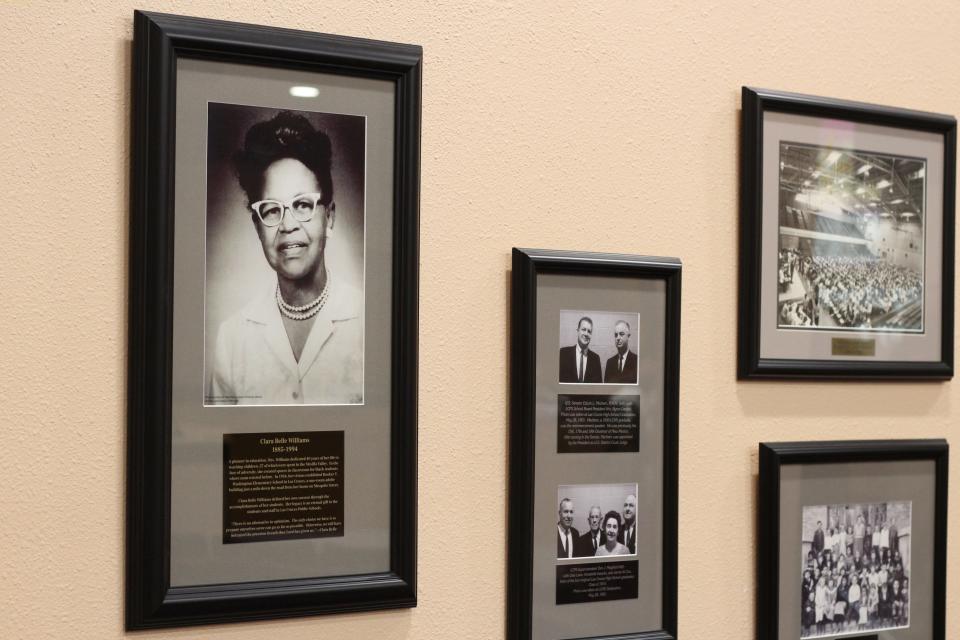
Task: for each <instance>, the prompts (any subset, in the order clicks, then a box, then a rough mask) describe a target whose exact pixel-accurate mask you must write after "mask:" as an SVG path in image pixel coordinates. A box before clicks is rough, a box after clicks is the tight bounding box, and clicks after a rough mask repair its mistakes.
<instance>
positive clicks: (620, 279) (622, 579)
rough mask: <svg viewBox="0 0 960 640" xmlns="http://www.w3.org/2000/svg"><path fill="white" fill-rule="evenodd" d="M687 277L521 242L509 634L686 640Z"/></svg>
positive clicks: (627, 260) (652, 264) (517, 252)
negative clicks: (682, 480)
mask: <svg viewBox="0 0 960 640" xmlns="http://www.w3.org/2000/svg"><path fill="white" fill-rule="evenodd" d="M680 273H681V266H680V262H679V261H678V260H676V259H674V258H651V257H644V256H631V255H619V254H599V253H581V252H564V251H546V250H532V249H514V250H513V275H512V278H513V285H512V286H513V309H512V344H511V346H512V349H511V427H510V430H511V431H510V433H511V436H510V522H509V528H508V535H509V541H510V542H509V552H508V562H509V567H508V573H509V582H508V587H509V588H508V614H507V618H508V620H507V625H508V634H507V637H508V638H511V640H548V639H549V640H553V639H555V638H570V639H573V638H577V639H579V638H618V639H623V640H626V639H630V638H636V639H640V638H643V639H644V640H653V639H655V638H656V639H658V640H672V639H675V638H676V635H677V416H678V394H679V351H680Z"/></svg>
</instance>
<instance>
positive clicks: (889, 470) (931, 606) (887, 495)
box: [757, 440, 948, 640]
mask: <svg viewBox="0 0 960 640" xmlns="http://www.w3.org/2000/svg"><path fill="white" fill-rule="evenodd" d="M947 462H948V447H947V443H946V441H945V440H877V441H838V442H780V443H763V444H761V445H760V478H759V484H760V511H759V517H758V535H759V563H758V567H759V576H758V589H757V594H758V596H757V621H758V626H757V638H761V639H763V640H796V639H798V638H799V639H801V640H806V639H808V638H829V639H831V640H832V639H835V638H850V639H851V640H879V639H880V638H883V640H945V635H944V633H945V612H946V575H947V565H946V550H947V544H946V541H947V531H946V528H947Z"/></svg>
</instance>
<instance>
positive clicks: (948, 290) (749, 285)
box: [737, 87, 957, 380]
mask: <svg viewBox="0 0 960 640" xmlns="http://www.w3.org/2000/svg"><path fill="white" fill-rule="evenodd" d="M768 114H792V115H797V116H805V117H810V118H820V119H824V121H831V122H836V121H843V122H845V123H848V124H854V125H861V124H862V125H879V126H882V127H890V128H894V129H899V130H905V131H913V132H929V133H933V134H935V135H937V136H941V137H942V144H943V158H942V168H943V171H942V173H943V182H942V185H939V186H942V194H943V197H942V236H941V237H940V238H932V239H931V238H928V239H927V241H926V242H927V244H929V243H931V242H936V243H937V244H938V245H939V247H940V250H941V254H942V255H941V260H940V261H939V263H938V264H937V265H936V266H937V267H938V269H939V270H940V272H941V274H940V282H941V286H940V291H939V296H938V297H937V299H938V301H939V304H940V310H939V311H940V312H939V323H940V348H939V352H938V354H937V355H936V356H934V357H930V358H929V359H923V360H910V359H896V358H890V359H884V358H868V357H857V356H858V354H857V353H856V352H855V351H854V352H851V353H850V354H849V355H852V356H854V357H845V358H833V357H831V358H823V357H810V358H806V357H780V356H777V357H769V356H767V357H765V356H763V355H762V344H761V331H762V329H763V327H764V326H766V325H765V323H767V324H771V323H772V324H776V323H775V322H773V320H774V319H773V318H772V317H763V316H762V313H761V305H762V297H763V295H764V293H763V291H762V286H761V278H762V273H763V268H764V267H766V268H767V270H768V271H770V270H771V268H772V267H771V264H769V263H768V264H766V265H765V264H763V260H762V253H763V249H764V246H763V237H762V231H763V222H764V211H763V209H764V197H763V192H764V181H763V171H764V153H763V149H764V118H765V116H766V115H768ZM956 138H957V123H956V119H955V118H953V117H952V116H948V115H941V114H935V113H927V112H921V111H911V110H907V109H899V108H893V107H884V106H878V105H873V104H865V103H860V102H851V101H846V100H836V99H831V98H821V97H815V96H808V95H801V94H794V93H787V92H782V91H771V90H767V89H757V88H752V87H743V89H742V112H741V138H740V264H739V329H738V358H737V376H738V378H739V379H803V378H819V379H930V380H942V379H948V378H951V377H952V376H953V326H954V292H953V286H954V265H953V262H954V216H955V202H954V201H955V196H956ZM873 151H877V150H876V149H874V150H873ZM781 170H782V169H781ZM768 206H769V205H768ZM924 215H925V214H924ZM767 222H768V223H769V222H771V220H769V219H768V220H767ZM924 225H925V226H924V228H926V220H924ZM774 251H775V250H774ZM774 258H776V255H774ZM767 295H770V294H769V292H768V293H767ZM924 295H926V292H924ZM857 336H859V334H857ZM857 336H855V337H857ZM878 339H882V336H881V337H880V338H878ZM845 347H846V345H845ZM856 347H857V345H856V344H854V345H852V348H854V349H855V348H856Z"/></svg>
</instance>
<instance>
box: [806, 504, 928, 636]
mask: <svg viewBox="0 0 960 640" xmlns="http://www.w3.org/2000/svg"><path fill="white" fill-rule="evenodd" d="M896 531H897V529H896V527H895V526H888V523H886V522H883V523H880V524H876V525H874V526H871V525H866V524H864V521H863V518H859V519H858V521H857V524H856V525H855V526H848V527H846V528H843V527H835V528H831V529H829V531H828V532H827V533H826V535H825V534H824V531H823V529H822V524H821V523H818V530H817V533H816V534H814V541H813V544H812V545H811V548H810V550H809V551H808V553H807V557H806V562H805V564H804V566H803V578H802V585H801V589H800V591H801V601H800V602H801V608H800V611H801V614H800V622H801V634H800V637H801V638H808V637H816V636H820V635H832V634H839V633H851V632H858V631H866V630H870V629H889V628H895V627H903V626H907V625H908V624H909V618H910V595H909V592H910V577H909V575H908V573H909V571H908V570H905V569H904V563H903V559H902V558H901V556H900V550H899V541H898V540H897V533H896Z"/></svg>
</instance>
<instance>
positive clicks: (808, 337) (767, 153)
mask: <svg viewBox="0 0 960 640" xmlns="http://www.w3.org/2000/svg"><path fill="white" fill-rule="evenodd" d="M742 93H743V111H742V131H741V157H740V161H741V188H740V197H741V205H740V292H739V296H740V298H739V316H740V318H739V335H738V338H739V349H738V352H739V353H738V369H737V370H738V376H739V377H740V378H741V379H749V378H807V377H814V378H904V379H918V378H919V379H946V378H950V377H952V376H953V315H954V314H953V282H954V273H953V271H954V268H953V258H954V199H955V193H956V179H955V173H956V132H957V125H956V120H955V119H954V118H953V117H952V116H946V115H939V114H933V113H925V112H919V111H908V110H906V109H895V108H890V107H880V106H876V105H869V104H862V103H856V102H847V101H841V100H832V99H827V98H817V97H812V96H804V95H797V94H790V93H783V92H775V91H767V90H763V89H753V88H749V87H744V88H743V92H742Z"/></svg>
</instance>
